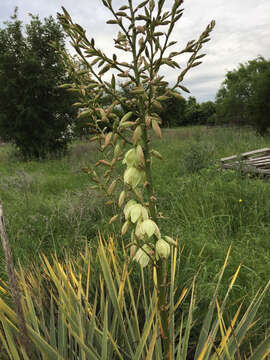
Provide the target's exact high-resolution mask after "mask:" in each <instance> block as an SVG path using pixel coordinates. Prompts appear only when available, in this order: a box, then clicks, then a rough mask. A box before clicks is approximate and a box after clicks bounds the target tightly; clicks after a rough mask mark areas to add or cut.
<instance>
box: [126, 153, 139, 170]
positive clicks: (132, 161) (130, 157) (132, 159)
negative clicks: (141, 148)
mask: <svg viewBox="0 0 270 360" xmlns="http://www.w3.org/2000/svg"><path fill="white" fill-rule="evenodd" d="M123 164H126V165H127V167H132V166H135V167H136V166H138V164H139V159H138V155H137V151H136V149H134V148H133V149H130V150H128V152H127V153H126V155H125V158H124V160H123Z"/></svg>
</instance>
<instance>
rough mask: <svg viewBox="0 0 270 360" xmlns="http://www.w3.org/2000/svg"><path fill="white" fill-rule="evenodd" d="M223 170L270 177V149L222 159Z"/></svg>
mask: <svg viewBox="0 0 270 360" xmlns="http://www.w3.org/2000/svg"><path fill="white" fill-rule="evenodd" d="M220 161H221V167H222V168H223V169H235V170H239V171H241V172H243V173H255V174H256V173H257V174H262V175H265V176H270V148H263V149H258V150H254V151H249V152H246V153H242V154H239V155H232V156H229V157H224V158H222V159H220Z"/></svg>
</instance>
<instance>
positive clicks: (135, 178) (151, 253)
mask: <svg viewBox="0 0 270 360" xmlns="http://www.w3.org/2000/svg"><path fill="white" fill-rule="evenodd" d="M143 161H144V156H143V151H142V148H141V146H140V145H137V146H136V147H134V148H132V149H130V150H129V151H128V152H127V153H126V155H125V157H124V160H123V164H125V165H126V166H127V169H126V171H125V173H124V182H125V184H127V185H130V186H131V188H132V189H133V190H135V188H136V187H137V186H138V185H142V184H143V183H144V181H145V171H144V168H143ZM124 215H125V220H126V221H125V223H124V225H123V227H122V234H123V235H124V234H125V233H126V231H127V229H128V228H129V226H131V225H133V230H132V234H131V237H132V243H133V245H135V250H136V253H135V255H134V258H133V259H134V260H135V261H137V262H138V263H139V264H140V265H141V266H142V267H145V266H147V265H148V263H149V261H150V259H151V258H152V260H158V259H159V258H162V259H166V258H168V256H169V255H170V242H169V241H168V239H170V238H168V239H166V240H164V239H162V238H161V234H160V230H159V228H158V226H157V224H156V223H155V222H154V221H153V220H152V219H150V217H149V212H148V208H147V207H145V206H144V205H142V204H140V203H138V202H137V201H135V200H129V201H128V202H127V204H126V205H125V207H124ZM165 238H167V237H165ZM172 241H173V240H172Z"/></svg>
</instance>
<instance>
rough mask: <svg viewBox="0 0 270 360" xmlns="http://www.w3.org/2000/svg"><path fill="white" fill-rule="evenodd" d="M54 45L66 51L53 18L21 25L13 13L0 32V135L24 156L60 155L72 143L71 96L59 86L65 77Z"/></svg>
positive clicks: (72, 114)
mask: <svg viewBox="0 0 270 360" xmlns="http://www.w3.org/2000/svg"><path fill="white" fill-rule="evenodd" d="M52 42H56V43H57V44H58V46H59V47H60V48H62V49H63V48H64V35H63V32H62V30H61V27H60V25H59V23H57V22H56V21H55V20H54V19H53V18H52V17H49V18H47V19H44V22H43V23H42V22H41V20H40V19H39V18H38V17H37V16H33V15H31V20H30V23H29V24H27V25H26V26H25V27H24V26H23V24H22V22H21V21H20V20H18V17H17V9H16V10H15V12H14V15H13V16H12V17H11V20H10V21H8V22H6V23H5V26H4V27H3V28H2V29H0V48H1V53H0V82H1V84H2V86H1V88H0V133H1V137H2V138H3V139H4V140H7V141H12V142H13V143H14V144H15V145H16V146H17V148H18V149H19V151H20V152H21V153H22V155H23V156H25V157H32V156H34V157H44V156H46V155H47V154H48V153H54V154H56V153H59V152H63V151H65V150H66V148H67V144H68V143H69V141H70V133H69V131H68V126H69V125H70V124H71V123H72V120H73V119H72V117H73V116H74V115H75V112H74V110H73V109H72V108H71V104H72V102H73V101H74V97H71V96H70V95H69V94H67V93H66V92H65V91H64V90H62V89H58V88H57V86H58V85H60V84H61V83H63V82H64V81H65V82H66V81H67V76H66V71H65V68H64V66H63V64H61V61H60V57H59V54H58V51H57V50H56V49H54V48H53V47H52V46H51V43H52Z"/></svg>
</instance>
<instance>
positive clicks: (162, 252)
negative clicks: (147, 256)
mask: <svg viewBox="0 0 270 360" xmlns="http://www.w3.org/2000/svg"><path fill="white" fill-rule="evenodd" d="M170 251H171V248H170V245H169V244H168V243H167V241H165V240H163V239H159V240H158V241H157V242H156V252H157V255H158V256H159V257H160V258H161V259H167V258H168V257H169V256H170Z"/></svg>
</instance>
